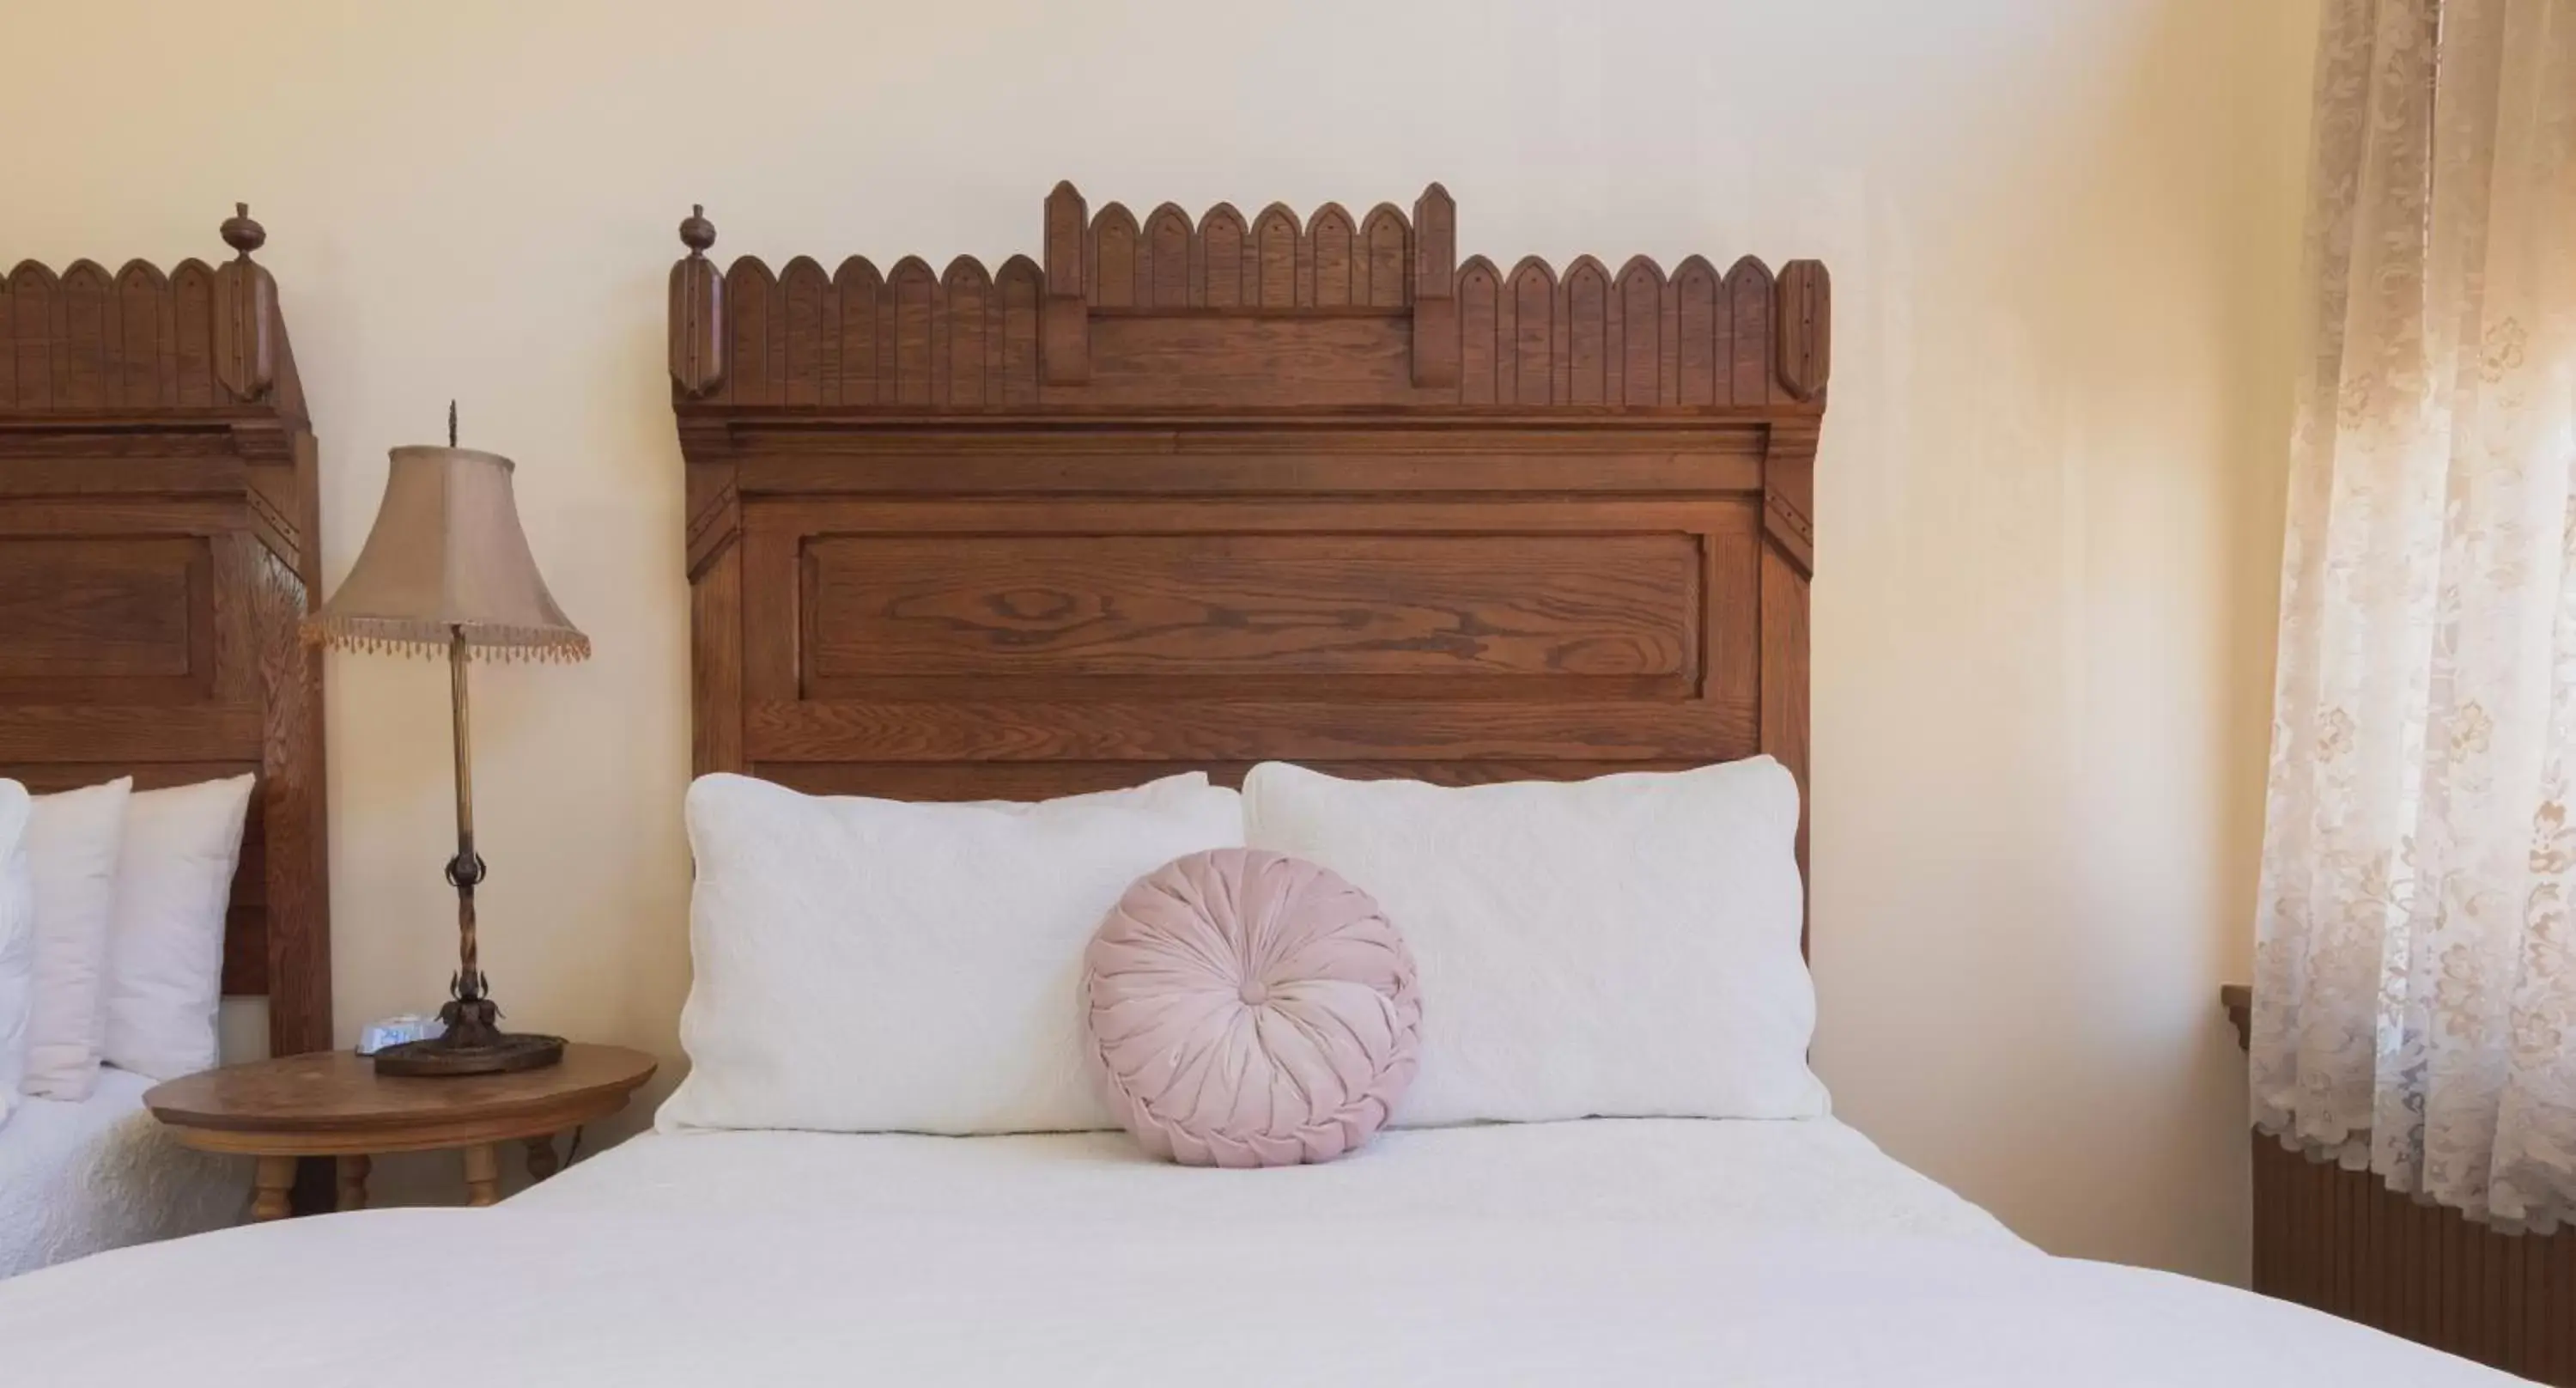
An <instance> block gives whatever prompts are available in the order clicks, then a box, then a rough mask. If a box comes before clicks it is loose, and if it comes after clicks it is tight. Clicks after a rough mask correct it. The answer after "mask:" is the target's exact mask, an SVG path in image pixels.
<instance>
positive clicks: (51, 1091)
mask: <svg viewBox="0 0 2576 1388" xmlns="http://www.w3.org/2000/svg"><path fill="white" fill-rule="evenodd" d="M133 790H134V778H133V777H131V776H120V777H118V778H116V779H115V780H113V781H110V782H108V783H107V784H105V785H97V786H84V787H82V788H81V789H79V790H67V791H64V792H62V793H61V794H59V795H39V796H37V797H36V798H35V812H34V814H33V815H32V816H31V817H30V818H29V819H28V822H27V867H28V874H29V877H30V878H31V880H32V881H33V882H34V885H35V901H36V991H35V997H34V998H33V1000H32V1001H31V1002H30V1003H29V1005H28V1009H27V1074H26V1078H25V1079H24V1080H23V1081H22V1082H21V1087H22V1088H23V1089H25V1090H26V1092H27V1093H30V1094H34V1095H37V1096H39V1097H41V1098H47V1099H67V1100H80V1099H86V1098H88V1097H89V1091H90V1087H91V1086H92V1085H94V1084H96V1083H97V1082H98V1060H99V1053H100V1052H101V1051H102V1050H104V1049H105V1048H106V1044H107V932H108V922H109V919H110V918H111V916H112V915H113V914H114V911H115V909H116V863H117V855H118V852H119V850H120V848H121V847H122V845H123V843H124V840H125V805H126V801H127V800H129V799H131V798H132V794H133Z"/></svg>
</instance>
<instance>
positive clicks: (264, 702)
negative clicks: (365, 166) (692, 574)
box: [0, 213, 332, 1189]
mask: <svg viewBox="0 0 2576 1388" xmlns="http://www.w3.org/2000/svg"><path fill="white" fill-rule="evenodd" d="M224 232H225V238H226V240H227V241H229V242H230V243H231V244H232V245H233V246H234V248H235V251H236V255H235V256H234V257H233V258H232V259H231V260H228V261H226V262H224V263H223V264H222V265H221V266H220V268H214V267H209V266H207V265H206V264H204V263H203V262H200V261H194V260H190V261H183V262H182V263H180V264H179V265H178V266H177V267H176V268H175V269H173V270H171V271H170V272H169V273H167V274H165V273H163V272H162V271H161V270H159V269H158V268H156V267H154V266H152V265H150V264H147V263H145V262H143V261H131V262H128V263H127V264H126V265H125V266H124V268H122V269H121V270H119V271H117V272H116V273H115V274H114V275H110V274H108V273H107V272H106V271H105V270H104V269H102V268H101V267H100V265H99V264H98V263H96V262H92V261H86V260H84V261H78V262H75V263H74V264H73V265H72V266H71V267H69V268H68V269H67V270H65V271H64V272H63V273H62V275H60V276H59V277H58V276H56V275H55V274H54V273H53V272H52V271H51V270H48V269H47V268H46V267H44V266H42V265H37V264H34V263H32V262H28V263H23V264H20V265H19V266H18V267H17V268H16V269H15V270H13V271H12V272H11V273H10V275H9V276H8V278H7V279H6V281H4V282H0V497H5V498H6V504H5V505H0V774H6V775H10V776H14V777H16V778H18V779H20V780H22V781H24V782H25V783H26V784H27V785H28V786H29V787H30V788H31V789H34V790H37V791H39V792H44V791H51V790H62V789H69V788H71V787H74V786H80V785H89V784H95V783H97V782H99V781H104V780H109V779H113V778H114V777H117V776H121V775H131V776H133V777H134V779H135V783H136V785H137V786H138V787H139V788H145V789H149V788H153V787H158V786H168V785H179V784H186V783H189V782H192V781H199V780H207V779H213V778H216V777H223V776H233V775H239V774H241V773H243V772H255V773H256V774H257V775H258V778H259V780H258V786H257V789H256V791H255V792H254V796H253V806H252V813H251V817H250V821H249V823H248V825H247V827H246V828H245V831H244V838H243V845H242V857H241V865H240V868H239V870H238V872H237V873H236V875H235V878H234V883H233V895H232V901H231V904H230V906H229V908H228V910H227V913H226V922H227V928H226V935H225V942H224V985H225V991H226V992H228V993H234V994H245V993H247V994H264V995H266V996H267V997H268V998H269V1003H270V1006H269V1044H270V1047H271V1049H272V1050H273V1051H275V1052H277V1053H279V1054H287V1053H292V1052H298V1051H309V1050H314V1049H319V1048H326V1047H328V1046H329V1045H330V1044H331V1039H332V1038H331V964H330V958H331V956H330V929H329V913H330V907H329V885H328V881H327V877H326V868H325V863H326V861H327V858H328V851H327V836H326V826H325V817H324V808H323V800H322V788H323V784H324V775H323V765H322V724H321V717H322V676H321V667H320V663H319V659H318V657H317V656H316V655H315V654H314V653H312V652H310V651H307V650H305V649H304V648H303V647H301V646H300V645H299V644H298V642H297V639H296V623H297V621H298V620H299V619H300V618H301V617H302V616H303V614H304V610H305V605H306V602H307V599H308V598H309V596H310V595H311V593H312V592H313V589H314V587H315V584H316V581H317V579H318V575H319V567H320V554H319V548H318V546H317V545H315V544H314V543H313V540H314V537H315V536H316V535H317V534H318V533H319V528H320V489H319V485H318V478H317V476H316V452H315V448H314V443H313V437H312V432H311V429H310V426H309V424H308V422H307V420H306V418H305V414H304V395H303V389H302V385H301V382H300V381H299V380H298V379H297V377H296V373H295V362H294V354H293V350H292V348H291V346H290V345H289V343H288V341H287V337H286V329H285V324H284V322H283V320H282V319H281V318H280V317H279V316H278V312H277V297H276V285H275V282H274V281H273V280H271V279H270V277H269V275H268V272H267V271H266V270H265V269H262V268H261V267H260V266H259V265H257V264H256V263H255V262H253V261H252V260H251V259H250V251H251V250H253V249H256V248H257V246H258V244H259V243H260V241H261V240H262V238H263V237H264V233H263V232H261V231H260V229H259V228H258V226H257V224H256V223H253V222H250V221H249V220H248V217H247V214H246V213H245V214H243V215H241V216H238V217H236V218H235V219H234V220H232V221H230V222H227V223H226V224H225V228H224ZM286 1179H287V1180H288V1181H290V1182H291V1180H292V1172H291V1170H290V1171H289V1172H288V1175H287V1177H286ZM281 1189H283V1187H281Z"/></svg>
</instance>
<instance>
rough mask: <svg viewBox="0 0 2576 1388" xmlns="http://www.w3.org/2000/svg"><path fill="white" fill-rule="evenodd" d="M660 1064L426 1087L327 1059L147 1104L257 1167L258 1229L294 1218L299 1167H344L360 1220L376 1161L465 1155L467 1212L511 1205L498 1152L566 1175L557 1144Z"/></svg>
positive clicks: (576, 1065) (342, 1056)
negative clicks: (405, 1155)
mask: <svg viewBox="0 0 2576 1388" xmlns="http://www.w3.org/2000/svg"><path fill="white" fill-rule="evenodd" d="M653 1066H654V1062H653V1057H651V1056H649V1055H646V1054H644V1053H643V1052H642V1051H630V1050H628V1049H626V1048H625V1047H623V1046H588V1045H579V1044H576V1045H571V1046H567V1047H565V1048H564V1058H563V1063H561V1064H559V1065H549V1066H547V1067H546V1068H544V1069H542V1070H522V1071H520V1072H518V1073H516V1074H508V1075H469V1076H460V1077H454V1078H439V1079H415V1078H403V1077H398V1076H391V1075H378V1074H377V1073H376V1071H375V1066H374V1065H373V1064H372V1063H371V1062H369V1061H368V1060H367V1058H366V1057H364V1056H360V1055H356V1054H353V1053H351V1052H348V1051H317V1052H314V1053H312V1054H310V1055H291V1056H281V1057H279V1058H278V1059H275V1060H260V1061H253V1062H251V1063H249V1064H246V1065H227V1066H225V1067H223V1068H222V1069H220V1070H208V1071H205V1072H204V1073H202V1074H196V1075H189V1076H186V1077H184V1078H181V1079H175V1080H172V1081H170V1082H169V1083H167V1084H160V1085H155V1086H153V1088H152V1089H151V1091H150V1092H148V1093H146V1094H145V1095H144V1096H143V1103H144V1105H145V1107H147V1108H149V1109H151V1110H152V1116H153V1117H155V1118H158V1119H160V1120H161V1121H162V1122H163V1123H164V1124H166V1125H168V1127H169V1128H170V1130H171V1132H172V1133H173V1134H174V1135H175V1136H177V1137H178V1139H179V1140H180V1141H181V1142H184V1143H186V1144H188V1145H189V1146H191V1147H195V1148H198V1149H200V1150H202V1151H208V1152H227V1153H234V1154H240V1155H248V1156H252V1157H256V1158H258V1175H257V1178H256V1180H257V1192H256V1195H255V1198H254V1199H253V1200H252V1202H251V1218H253V1219H255V1220H267V1219H280V1218H283V1217H284V1216H285V1215H286V1214H288V1213H289V1210H290V1205H289V1199H288V1192H289V1191H291V1190H292V1189H293V1188H294V1185H295V1163H296V1159H297V1158H299V1157H336V1158H338V1159H339V1169H340V1208H341V1209H344V1210H353V1209H360V1208H363V1207H364V1206H365V1205H366V1201H367V1173H368V1168H369V1165H370V1158H373V1157H377V1156H381V1155H383V1154H385V1153H388V1152H437V1151H449V1150H454V1151H458V1152H461V1153H463V1154H464V1165H465V1203H467V1204H469V1205H489V1204H491V1203H492V1202H494V1201H496V1200H498V1199H500V1198H501V1164H500V1156H499V1152H498V1150H497V1149H498V1145H499V1144H501V1143H506V1142H518V1143H521V1144H523V1145H524V1146H525V1148H526V1150H527V1154H528V1174H529V1175H530V1176H532V1177H534V1178H535V1179H537V1180H540V1181H542V1180H544V1179H545V1178H546V1177H548V1176H551V1175H553V1174H554V1172H555V1167H556V1165H557V1158H556V1156H555V1148H554V1137H555V1134H557V1133H561V1132H567V1131H570V1130H572V1129H574V1128H578V1127H580V1126H581V1125H583V1124H585V1123H589V1122H592V1121H594V1120H597V1119H601V1118H605V1117H607V1116H608V1115H610V1114H612V1113H615V1112H617V1111H618V1110H619V1109H621V1108H624V1107H626V1100H627V1098H628V1097H629V1096H630V1095H632V1094H633V1093H634V1092H635V1090H636V1088H637V1087H638V1086H640V1085H642V1084H643V1083H644V1081H646V1080H648V1079H651V1078H652V1077H653Z"/></svg>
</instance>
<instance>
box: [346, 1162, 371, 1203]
mask: <svg viewBox="0 0 2576 1388" xmlns="http://www.w3.org/2000/svg"><path fill="white" fill-rule="evenodd" d="M374 1169H375V1163H374V1162H372V1161H370V1160H368V1159H367V1158H365V1157H342V1158H340V1208H341V1209H344V1210H363V1209H365V1208H366V1207H367V1173H368V1172H369V1171H372V1170H374Z"/></svg>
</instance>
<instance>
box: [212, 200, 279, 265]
mask: <svg viewBox="0 0 2576 1388" xmlns="http://www.w3.org/2000/svg"><path fill="white" fill-rule="evenodd" d="M222 231H223V236H224V244H225V245H227V246H230V247H232V248H233V249H234V250H236V251H238V252H240V253H241V258H242V259H244V260H248V259H250V253H251V252H253V251H255V250H258V249H259V248H260V247H262V246H264V245H267V244H268V228H266V227H263V226H261V225H260V224H259V223H257V222H254V221H252V220H251V219H250V204H249V203H246V202H237V203H234V204H233V215H231V216H229V217H226V218H224V225H223V228H222Z"/></svg>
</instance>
